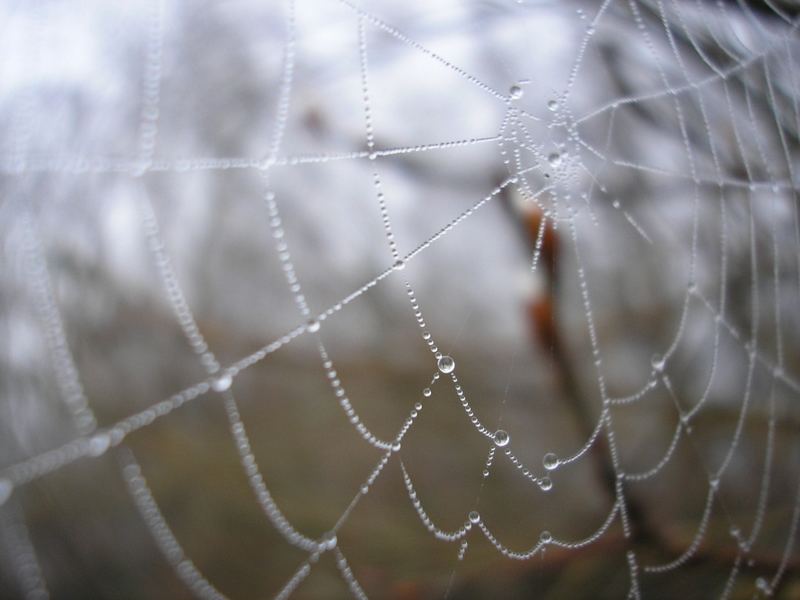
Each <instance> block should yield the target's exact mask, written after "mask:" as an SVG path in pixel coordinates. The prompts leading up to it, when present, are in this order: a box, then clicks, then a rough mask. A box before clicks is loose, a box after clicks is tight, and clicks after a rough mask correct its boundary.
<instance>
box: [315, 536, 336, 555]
mask: <svg viewBox="0 0 800 600" xmlns="http://www.w3.org/2000/svg"><path fill="white" fill-rule="evenodd" d="M337 543H338V540H337V538H336V534H335V533H334V532H333V531H329V532H328V533H326V534H325V535H323V536H322V538H321V539H320V542H319V549H320V550H321V551H323V552H324V551H325V550H333V549H334V548H336V544H337Z"/></svg>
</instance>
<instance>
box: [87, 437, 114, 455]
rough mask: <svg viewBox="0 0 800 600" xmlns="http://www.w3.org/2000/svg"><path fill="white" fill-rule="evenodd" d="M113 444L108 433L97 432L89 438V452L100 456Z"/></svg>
mask: <svg viewBox="0 0 800 600" xmlns="http://www.w3.org/2000/svg"><path fill="white" fill-rule="evenodd" d="M109 444H111V439H110V438H109V437H108V434H107V433H97V434H95V435H93V436H92V437H91V438H90V439H89V454H90V455H91V456H100V455H101V454H103V453H104V452H105V451H106V450H108V446H109Z"/></svg>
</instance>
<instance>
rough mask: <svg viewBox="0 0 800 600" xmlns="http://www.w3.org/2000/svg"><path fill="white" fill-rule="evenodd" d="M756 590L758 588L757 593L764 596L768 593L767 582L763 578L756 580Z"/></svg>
mask: <svg viewBox="0 0 800 600" xmlns="http://www.w3.org/2000/svg"><path fill="white" fill-rule="evenodd" d="M756 588H758V591H760V592H763V593H765V594H769V593H770V589H769V582H768V581H767V580H766V579H764V578H763V577H759V578H758V579H756Z"/></svg>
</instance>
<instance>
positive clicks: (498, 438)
mask: <svg viewBox="0 0 800 600" xmlns="http://www.w3.org/2000/svg"><path fill="white" fill-rule="evenodd" d="M510 441H511V436H510V435H508V432H507V431H506V430H505V429H498V430H497V431H495V432H494V443H495V444H496V445H497V446H499V447H500V448H502V447H503V446H508V442H510Z"/></svg>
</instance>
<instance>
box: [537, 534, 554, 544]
mask: <svg viewBox="0 0 800 600" xmlns="http://www.w3.org/2000/svg"><path fill="white" fill-rule="evenodd" d="M539 541H540V542H542V543H543V544H549V543H550V542H552V541H553V535H552V534H551V533H550V532H549V531H543V532H542V533H540V534H539Z"/></svg>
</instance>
